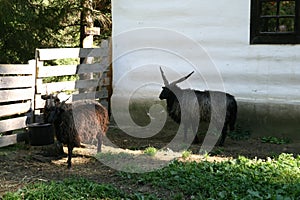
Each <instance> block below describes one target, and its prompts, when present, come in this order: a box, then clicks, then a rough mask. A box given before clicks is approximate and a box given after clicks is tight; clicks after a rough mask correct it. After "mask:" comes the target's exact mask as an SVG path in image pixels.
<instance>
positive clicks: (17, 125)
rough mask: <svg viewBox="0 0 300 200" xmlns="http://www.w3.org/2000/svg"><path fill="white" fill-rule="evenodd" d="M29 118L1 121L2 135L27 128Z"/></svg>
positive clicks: (0, 130) (0, 129)
mask: <svg viewBox="0 0 300 200" xmlns="http://www.w3.org/2000/svg"><path fill="white" fill-rule="evenodd" d="M26 120H27V116H22V117H17V118H11V119H6V120H1V121H0V133H3V132H7V131H12V130H17V129H21V128H25V127H26Z"/></svg>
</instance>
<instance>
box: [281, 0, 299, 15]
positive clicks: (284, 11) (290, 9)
mask: <svg viewBox="0 0 300 200" xmlns="http://www.w3.org/2000/svg"><path fill="white" fill-rule="evenodd" d="M295 11H296V9H295V1H281V2H280V11H279V14H280V15H295Z"/></svg>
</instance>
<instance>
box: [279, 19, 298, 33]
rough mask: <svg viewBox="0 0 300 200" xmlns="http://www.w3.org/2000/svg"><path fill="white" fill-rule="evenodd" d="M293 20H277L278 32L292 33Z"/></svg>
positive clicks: (293, 29)
mask: <svg viewBox="0 0 300 200" xmlns="http://www.w3.org/2000/svg"><path fill="white" fill-rule="evenodd" d="M294 24H295V23H294V18H280V19H279V27H278V31H279V32H293V31H295V26H294Z"/></svg>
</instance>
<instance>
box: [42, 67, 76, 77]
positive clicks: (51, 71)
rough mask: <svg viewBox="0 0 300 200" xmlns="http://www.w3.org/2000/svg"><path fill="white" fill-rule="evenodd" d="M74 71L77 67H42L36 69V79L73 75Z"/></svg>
mask: <svg viewBox="0 0 300 200" xmlns="http://www.w3.org/2000/svg"><path fill="white" fill-rule="evenodd" d="M76 71H77V65H57V66H43V67H39V68H38V72H37V77H38V78H44V77H51V76H65V75H74V74H76Z"/></svg>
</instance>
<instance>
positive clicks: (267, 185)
mask: <svg viewBox="0 0 300 200" xmlns="http://www.w3.org/2000/svg"><path fill="white" fill-rule="evenodd" d="M299 166H300V157H299V156H298V157H293V156H292V155H291V154H281V155H280V156H279V157H278V158H276V159H270V158H268V159H267V160H261V159H247V158H245V157H239V158H238V159H235V160H229V161H223V162H213V163H212V162H208V161H202V162H199V163H197V162H179V161H174V162H173V163H171V164H170V165H169V166H168V167H165V168H163V169H160V170H157V171H154V172H150V173H144V174H131V176H130V177H128V176H126V177H127V178H129V179H130V180H132V181H133V182H136V181H138V182H139V184H140V185H143V184H147V185H150V186H152V187H154V188H157V189H158V190H159V189H160V188H164V189H166V190H168V191H176V194H175V195H176V197H178V194H183V196H184V197H185V199H190V198H191V197H193V198H194V199H249V200H250V199H297V198H298V197H299V196H300V168H299ZM174 198H175V196H174ZM171 199H172V198H171ZM182 199H183V198H182Z"/></svg>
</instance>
